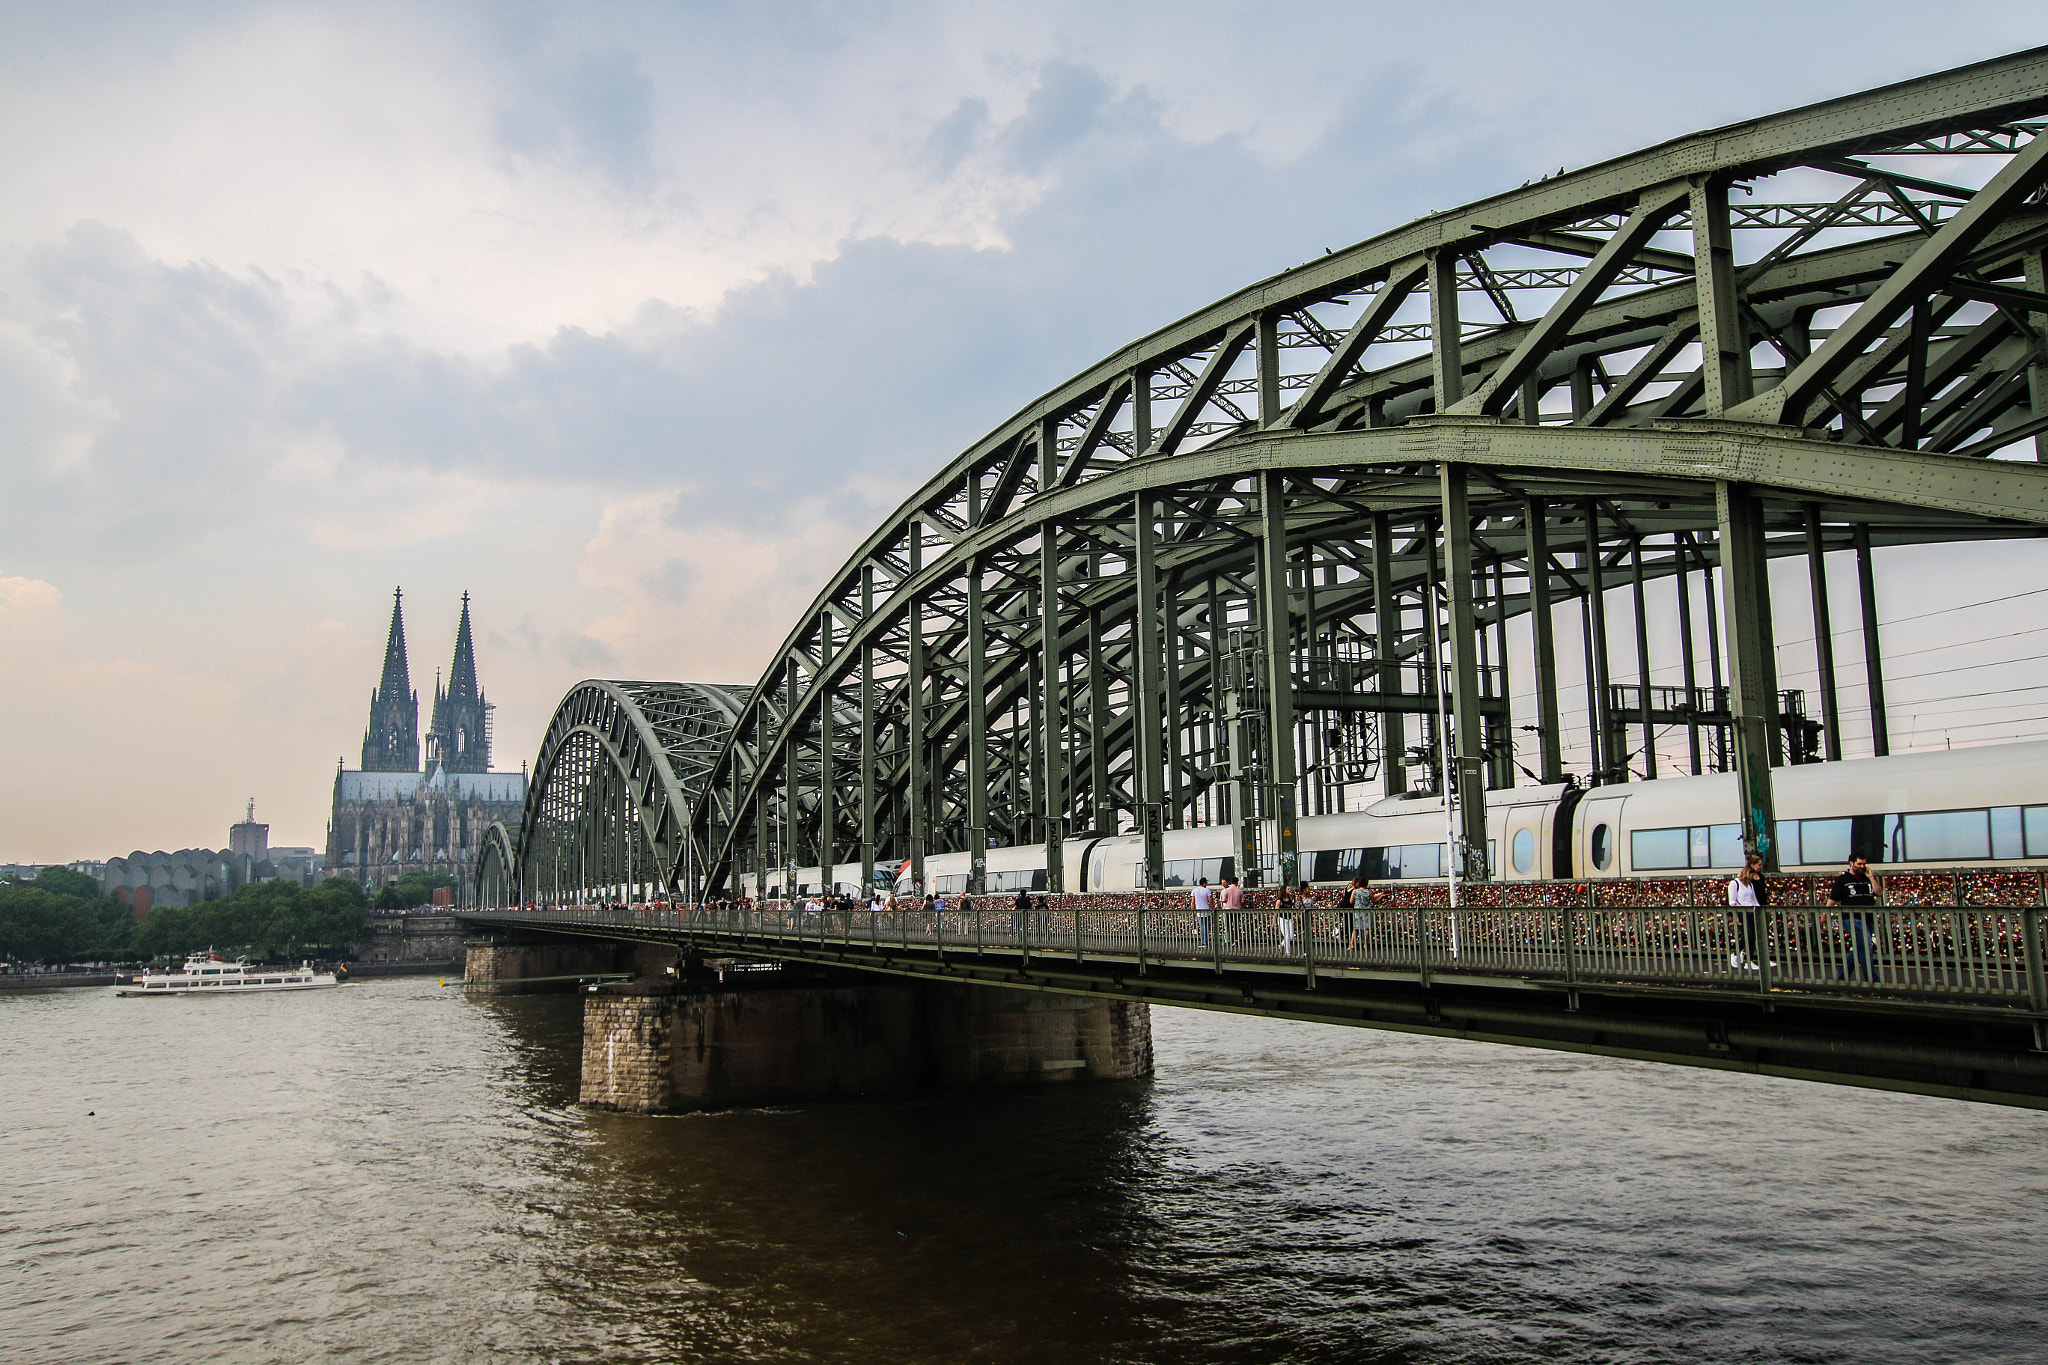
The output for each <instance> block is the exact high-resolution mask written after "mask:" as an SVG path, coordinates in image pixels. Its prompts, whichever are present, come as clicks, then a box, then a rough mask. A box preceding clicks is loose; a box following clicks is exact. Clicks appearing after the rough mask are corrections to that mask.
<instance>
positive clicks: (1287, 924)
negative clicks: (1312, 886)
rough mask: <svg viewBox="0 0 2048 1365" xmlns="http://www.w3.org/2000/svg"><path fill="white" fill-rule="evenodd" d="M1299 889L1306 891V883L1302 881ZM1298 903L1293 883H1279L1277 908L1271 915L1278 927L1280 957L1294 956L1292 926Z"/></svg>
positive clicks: (1293, 925) (1295, 917) (1295, 918)
mask: <svg viewBox="0 0 2048 1365" xmlns="http://www.w3.org/2000/svg"><path fill="white" fill-rule="evenodd" d="M1301 889H1302V890H1303V891H1307V890H1308V883H1306V882H1303V883H1302V887H1301ZM1298 905H1299V901H1298V900H1297V899H1296V897H1295V894H1294V887H1293V885H1292V884H1291V883H1288V882H1282V883H1280V902H1279V908H1278V910H1277V912H1276V913H1275V914H1274V916H1273V923H1274V924H1275V925H1277V926H1278V927H1279V929H1280V956H1282V957H1293V956H1294V927H1295V922H1296V920H1297V918H1298V917H1297V916H1296V915H1295V913H1294V912H1295V909H1296V907H1297V906H1298Z"/></svg>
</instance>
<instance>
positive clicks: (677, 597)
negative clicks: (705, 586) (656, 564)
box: [642, 559, 697, 606]
mask: <svg viewBox="0 0 2048 1365" xmlns="http://www.w3.org/2000/svg"><path fill="white" fill-rule="evenodd" d="M642 581H643V582H644V583H646V585H647V590H648V591H649V592H650V593H652V594H653V595H654V596H655V597H657V598H659V599H660V600H661V601H663V602H666V603H668V604H669V605H670V606H681V605H682V604H683V603H684V602H686V601H688V600H689V596H690V590H691V589H692V588H694V587H695V586H696V585H697V571H696V570H695V569H693V568H691V567H690V566H689V564H687V563H686V562H684V561H683V560H680V559H671V560H669V561H668V562H667V563H665V564H663V565H662V566H661V567H660V568H658V569H656V570H655V571H654V572H653V573H650V574H648V575H647V577H646V578H645V579H643V580H642Z"/></svg>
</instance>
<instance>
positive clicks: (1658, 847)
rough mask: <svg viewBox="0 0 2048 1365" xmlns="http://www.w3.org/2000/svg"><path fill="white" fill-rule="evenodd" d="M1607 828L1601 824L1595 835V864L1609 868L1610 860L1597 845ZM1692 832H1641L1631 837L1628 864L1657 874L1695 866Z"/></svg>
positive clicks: (1634, 833)
mask: <svg viewBox="0 0 2048 1365" xmlns="http://www.w3.org/2000/svg"><path fill="white" fill-rule="evenodd" d="M1606 829H1607V827H1606V826H1605V825H1602V826H1600V827H1599V829H1598V830H1596V831H1595V832H1594V835H1593V837H1594V839H1595V841H1596V842H1595V843H1594V845H1593V861H1594V863H1595V864H1596V865H1597V866H1600V867H1605V866H1607V859H1606V856H1605V854H1604V853H1603V852H1602V849H1603V848H1604V847H1605V845H1604V844H1602V843H1600V842H1598V840H1600V839H1601V837H1602V836H1603V835H1604V834H1605V832H1606ZM1692 834H1693V832H1692V830H1690V829H1639V830H1635V831H1632V832H1631V833H1630V834H1629V836H1628V857H1629V863H1630V865H1631V866H1633V867H1634V868H1635V870H1636V871H1638V872H1657V871H1662V870H1664V869H1666V868H1674V867H1690V866H1692Z"/></svg>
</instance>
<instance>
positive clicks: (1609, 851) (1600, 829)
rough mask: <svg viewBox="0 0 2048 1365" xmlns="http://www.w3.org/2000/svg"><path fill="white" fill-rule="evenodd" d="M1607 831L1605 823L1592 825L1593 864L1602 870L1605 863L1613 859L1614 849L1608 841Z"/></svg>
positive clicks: (1605, 867)
mask: <svg viewBox="0 0 2048 1365" xmlns="http://www.w3.org/2000/svg"><path fill="white" fill-rule="evenodd" d="M1609 833H1610V831H1609V830H1608V828H1607V826H1605V825H1595V826H1593V866H1595V867H1597V868H1599V869H1600V870H1601V871H1602V872H1605V871H1606V870H1607V864H1608V863H1610V862H1612V861H1613V860H1614V850H1613V848H1611V847H1609V843H1608V836H1609Z"/></svg>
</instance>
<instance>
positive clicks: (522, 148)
mask: <svg viewBox="0 0 2048 1365" xmlns="http://www.w3.org/2000/svg"><path fill="white" fill-rule="evenodd" d="M653 129H654V82H653V81H652V80H650V79H649V78H648V76H647V73H646V72H645V71H643V70H642V69H641V67H640V64H639V62H638V61H637V60H636V59H635V58H634V57H633V56H632V55H631V54H630V53H627V52H625V51H623V50H621V49H618V48H609V49H606V50H604V51H600V52H586V53H579V54H577V55H575V56H573V57H571V58H569V59H567V60H566V61H564V62H562V63H560V64H559V65H555V66H552V67H551V68H550V69H547V70H544V71H542V72H541V73H539V74H538V75H536V76H535V77H534V78H533V79H531V80H530V81H528V82H525V83H522V84H521V85H520V86H519V88H518V89H517V90H516V91H515V93H514V95H513V97H512V100H511V102H510V103H508V104H507V105H506V107H505V108H503V109H501V110H500V111H499V114H498V118H497V133H498V140H499V143H500V145H501V146H503V147H504V148H505V150H507V151H509V152H513V153H516V154H518V155H521V156H526V157H531V158H535V159H542V158H547V157H554V156H562V157H565V158H567V159H568V160H570V161H571V162H573V163H575V164H578V165H582V166H584V167H587V168H589V169H591V170H594V171H596V172H597V173H599V174H600V175H602V176H604V177H605V178H606V179H608V180H610V181H611V182H612V183H613V184H614V185H615V186H617V187H618V188H620V189H625V190H633V189H640V188H643V187H644V186H646V185H648V184H649V183H650V182H651V181H652V179H653V176H654V161H653V155H652V150H651V143H652V135H653Z"/></svg>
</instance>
